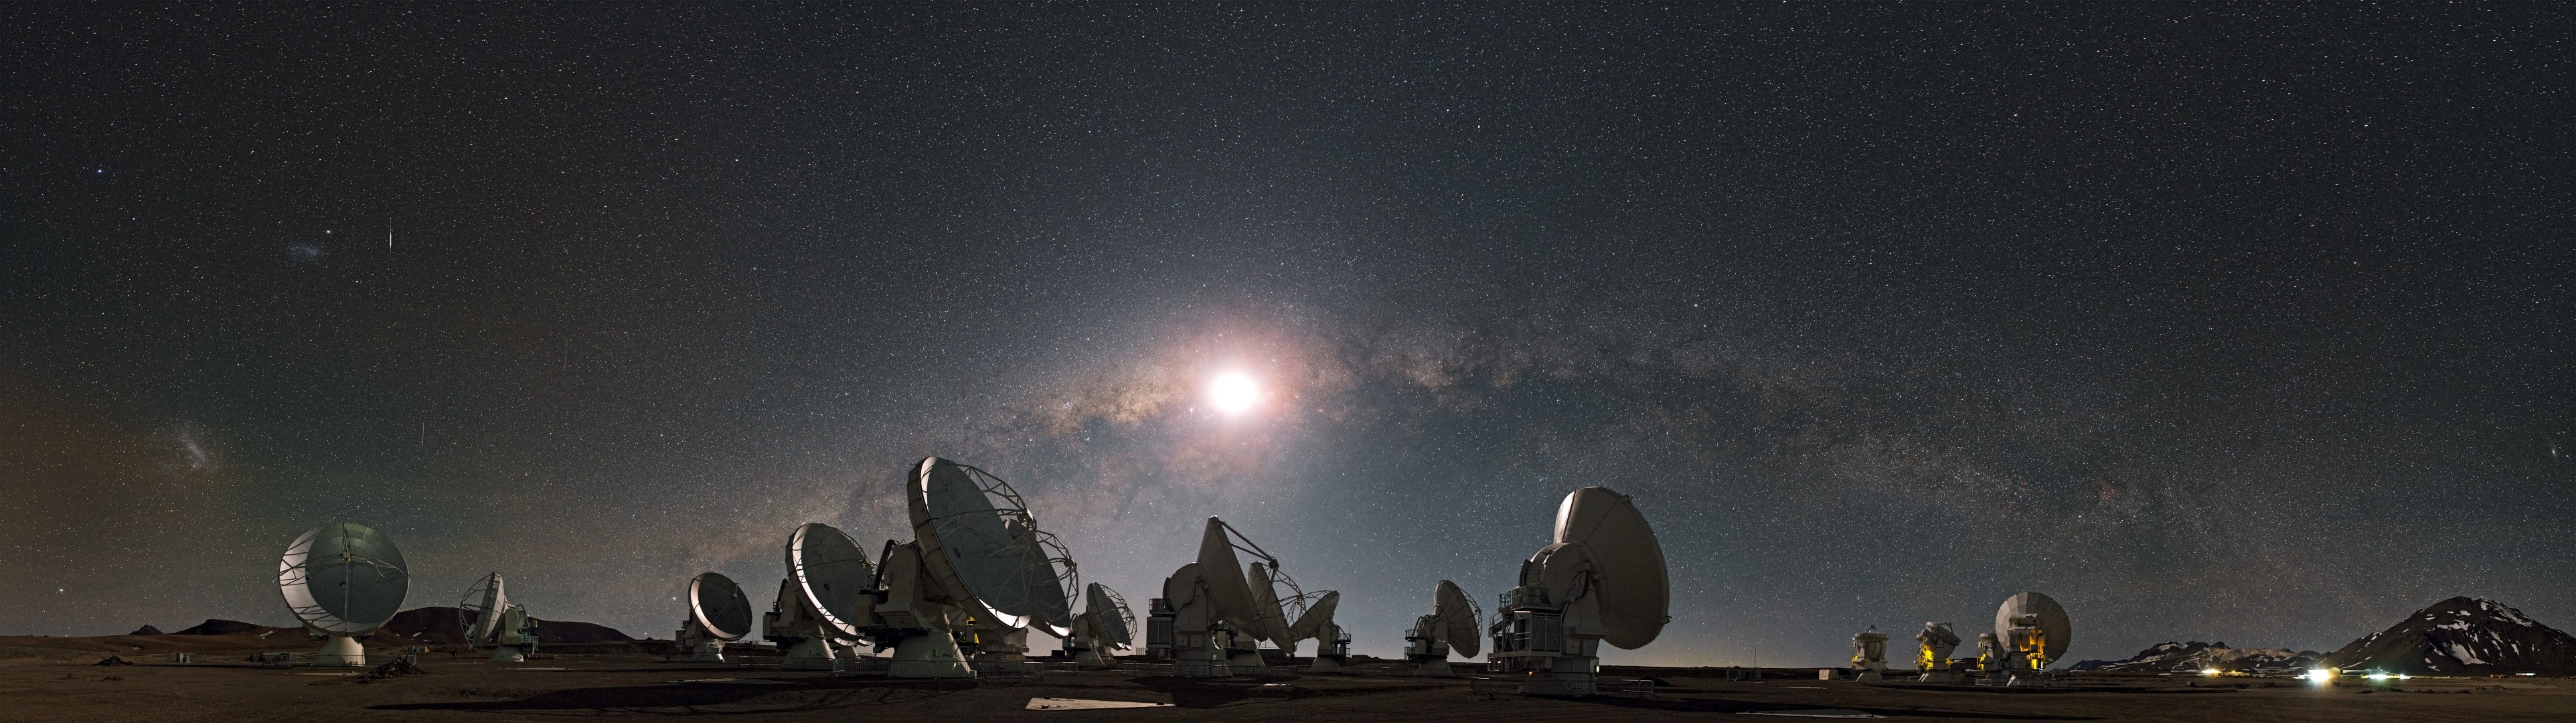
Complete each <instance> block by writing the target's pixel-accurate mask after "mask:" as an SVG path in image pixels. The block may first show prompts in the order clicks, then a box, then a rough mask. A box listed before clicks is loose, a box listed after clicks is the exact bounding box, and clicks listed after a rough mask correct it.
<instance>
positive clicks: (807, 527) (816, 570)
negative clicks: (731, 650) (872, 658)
mask: <svg viewBox="0 0 2576 723" xmlns="http://www.w3.org/2000/svg"><path fill="white" fill-rule="evenodd" d="M787 570H788V574H789V575H790V576H791V577H793V578H794V579H795V581H796V589H797V591H799V592H801V593H803V594H804V596H805V602H807V603H810V604H812V605H813V606H814V610H815V611H816V612H819V613H822V615H823V621H824V622H826V623H830V624H831V626H832V628H833V630H834V631H835V632H838V633H840V634H841V635H843V636H846V637H855V636H857V635H858V634H859V624H860V623H862V622H864V621H866V620H867V612H868V611H867V608H866V606H867V605H868V604H869V598H867V597H865V596H862V595H860V594H859V593H861V592H865V591H867V590H869V589H870V586H871V584H872V583H874V582H875V580H876V572H875V571H874V570H871V569H869V568H868V554H867V553H866V552H862V551H860V550H859V545H858V543H855V542H851V541H850V536H849V535H845V534H842V533H841V531H840V530H839V529H836V528H834V527H832V526H831V525H826V524H823V523H820V522H808V523H805V524H804V525H803V526H800V527H797V528H796V534H795V535H793V536H791V537H788V538H787ZM701 578H703V576H701ZM718 579H722V578H721V577H719V578H718ZM726 584H727V585H728V586H730V585H731V584H732V582H731V581H727V582H726ZM689 589H690V591H691V593H692V597H693V598H694V597H695V592H696V591H697V589H698V586H697V583H696V582H695V581H692V582H691V583H690V585H689ZM734 594H735V595H736V596H740V595H741V594H742V591H741V590H740V589H739V588H737V589H735V591H734ZM742 607H743V614H744V622H743V623H742V625H741V627H737V628H731V629H734V630H743V631H746V632H747V631H749V630H750V629H751V623H750V620H749V618H750V612H751V603H750V602H748V601H745V602H744V603H743V604H742ZM700 624H702V625H703V624H705V623H704V622H703V621H701V622H700ZM709 629H710V630H714V629H715V627H714V626H709Z"/></svg>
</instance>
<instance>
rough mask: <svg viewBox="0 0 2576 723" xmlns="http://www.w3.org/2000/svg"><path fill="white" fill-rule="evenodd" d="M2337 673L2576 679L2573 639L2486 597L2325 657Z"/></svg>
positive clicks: (2455, 601) (2449, 603) (2451, 604)
mask: <svg viewBox="0 0 2576 723" xmlns="http://www.w3.org/2000/svg"><path fill="white" fill-rule="evenodd" d="M2325 659H2326V662H2327V663H2328V664H2331V665H2334V666H2335V667H2338V668H2345V669H2368V670H2377V671H2381V672H2387V673H2405V674H2408V675H2493V674H2499V673H2503V674H2510V673H2538V674H2541V675H2567V674H2576V637H2570V636H2569V635H2568V634H2567V633H2564V632H2560V631H2558V630H2557V629H2555V628H2551V627H2549V626H2547V625H2542V624H2540V622H2539V621H2536V620H2532V619H2531V618H2529V617H2526V616H2524V615H2523V614H2522V611H2520V610H2515V609H2513V608H2510V607H2506V606H2505V605H2504V603H2499V602H2496V601H2494V600H2488V599H2486V598H2471V597H2455V598H2451V599H2449V600H2444V601H2441V602H2437V603H2433V605H2432V606H2431V607H2427V608H2424V609H2422V610H2417V611H2415V614H2413V615H2409V616H2407V617H2406V619H2405V620H2401V621H2398V623H2397V624H2396V625H2393V626H2390V627H2389V628H2388V629H2387V630H2382V631H2379V632H2376V633H2371V634H2370V635H2368V636H2364V637H2363V638H2362V639H2360V640H2355V641H2352V644H2350V645H2346V646H2343V648H2342V649H2340V650H2336V651H2334V652H2333V653H2329V654H2327V655H2326V658H2325Z"/></svg>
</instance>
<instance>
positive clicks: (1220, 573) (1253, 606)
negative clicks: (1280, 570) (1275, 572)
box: [1197, 517, 1279, 639]
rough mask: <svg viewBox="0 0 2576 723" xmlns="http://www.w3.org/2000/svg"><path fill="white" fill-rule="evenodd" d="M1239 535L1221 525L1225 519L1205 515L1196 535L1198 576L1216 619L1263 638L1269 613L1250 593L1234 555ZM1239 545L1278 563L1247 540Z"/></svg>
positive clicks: (1250, 588)
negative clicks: (1204, 528)
mask: <svg viewBox="0 0 2576 723" xmlns="http://www.w3.org/2000/svg"><path fill="white" fill-rule="evenodd" d="M1242 536H1243V534H1242V533H1240V532H1236V531H1235V530H1234V528H1233V527H1232V526H1230V525H1227V524H1225V520H1221V519H1218V518H1215V517H1210V518H1208V521H1207V531H1206V532H1204V533H1202V534H1200V535H1199V559H1198V563H1197V564H1198V576H1199V579H1201V580H1203V581H1205V582H1206V584H1207V591H1208V598H1209V600H1208V601H1209V602H1210V603H1213V605H1212V607H1214V608H1215V610H1214V612H1215V613H1216V617H1217V619H1219V620H1223V621H1225V623H1226V624H1227V625H1230V626H1233V627H1234V629H1235V631H1236V632H1240V633H1243V634H1245V635H1250V636H1252V637H1255V638H1263V639H1267V638H1269V637H1270V635H1269V634H1268V631H1269V616H1268V615H1266V614H1264V613H1263V612H1262V610H1261V605H1260V603H1259V601H1258V599H1257V598H1255V597H1254V596H1253V592H1252V585H1251V583H1250V582H1249V581H1248V580H1246V579H1245V577H1244V572H1245V570H1244V567H1243V563H1241V562H1238V561H1237V558H1236V557H1235V556H1234V552H1235V550H1236V549H1237V547H1236V545H1235V540H1236V539H1237V538H1241V537H1242ZM1242 547H1243V548H1245V551H1247V552H1251V553H1253V554H1255V555H1260V556H1261V559H1262V561H1263V562H1265V563H1269V564H1270V565H1273V566H1275V565H1277V564H1278V562H1279V559H1278V558H1275V557H1271V556H1270V553H1267V552H1262V551H1261V547H1260V546H1259V545H1254V544H1252V541H1251V540H1249V539H1246V540H1244V541H1243V545H1242Z"/></svg>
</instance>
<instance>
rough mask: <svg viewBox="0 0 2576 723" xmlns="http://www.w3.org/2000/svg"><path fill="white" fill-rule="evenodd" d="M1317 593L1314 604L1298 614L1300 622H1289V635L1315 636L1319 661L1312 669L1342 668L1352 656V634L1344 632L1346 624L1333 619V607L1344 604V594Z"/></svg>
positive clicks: (1294, 636) (1302, 637)
mask: <svg viewBox="0 0 2576 723" xmlns="http://www.w3.org/2000/svg"><path fill="white" fill-rule="evenodd" d="M1313 596H1314V598H1315V602H1314V604H1311V605H1308V606H1306V612H1305V614H1303V615H1299V616H1297V622H1296V623H1293V624H1291V625H1289V626H1288V639H1290V640H1305V639H1307V638H1313V639H1314V640H1315V663H1314V665H1312V666H1310V668H1311V669H1313V670H1340V669H1341V668H1342V666H1343V665H1344V664H1345V663H1348V662H1350V659H1351V634H1350V633H1345V632H1342V626H1340V625H1336V624H1334V623H1333V609H1334V608H1337V607H1340V606H1341V603H1342V594H1341V593H1340V592H1336V591H1332V590H1324V591H1320V592H1316V593H1313Z"/></svg>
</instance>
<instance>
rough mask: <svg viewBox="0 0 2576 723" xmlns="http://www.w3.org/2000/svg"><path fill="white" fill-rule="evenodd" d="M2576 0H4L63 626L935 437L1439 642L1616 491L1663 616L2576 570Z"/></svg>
mask: <svg viewBox="0 0 2576 723" xmlns="http://www.w3.org/2000/svg"><path fill="white" fill-rule="evenodd" d="M2570 28H2576V12H2571V11H2570V10H2569V9H2568V8H2567V7H2566V6H2562V5H2522V4H2486V5H2477V4H2472V5H2450V6H2430V5H2423V6H2415V5H2398V6H2362V5H2261V6H2254V5H2234V6H2202V5H2183V4H2162V3H2159V4H2126V5H2070V4H2046V5H1975V4H1933V5H1892V4H1791V5H1760V6H1756V5H1691V6H1680V7H1666V6H1648V5H1536V4H1510V5H1469V6H1420V5H1396V4H1368V5H1311V6H1303V5H1220V4H1190V5H1176V6H1148V5H1113V4H1086V5H1057V6H1045V7H1026V6H984V7H976V6H963V5H938V6H912V5H864V6H861V5H826V6H779V5H729V6H685V5H610V4H583V5H570V6H464V5H421V6H406V5H394V4H370V5H360V6H356V7H346V6H304V5H283V4H267V5H254V6H247V7H245V6H187V7H181V8H160V7H153V6H146V5H134V4H110V5H36V4H16V5H9V6H6V7H0V58H5V62H0V580H6V581H8V584H7V585H5V586H0V633H9V634H37V633H42V634H55V635H63V634H80V635H98V634H114V633H122V632H125V631H126V630H129V629H132V628H134V627H135V626H138V625H142V624H145V623H150V624H154V625H158V626H160V627H162V628H164V629H176V627H177V626H186V625H191V624H194V623H196V622H197V621H199V620H201V619H204V618H209V617H218V618H232V619H241V620H250V621H255V622H261V623H266V624H272V625H284V624H290V623H291V622H292V620H293V619H292V618H291V617H290V616H289V615H288V614H287V612H286V610H285V609H284V605H283V603H282V602H280V599H279V597H278V592H277V588H276V584H275V577H274V576H275V570H276V564H277V555H278V553H279V552H280V551H282V550H283V549H284V548H285V546H286V545H287V543H288V542H290V541H291V540H293V539H294V537H295V536H296V535H297V534H299V533H301V532H303V531H304V530H306V529H308V528H311V527H313V526H315V525H318V524H321V523H323V522H329V521H350V522H358V523H362V524H366V525H370V526H373V527H375V528H377V529H379V530H382V531H384V532H386V533H388V534H390V535H391V536H392V537H393V538H394V539H395V540H396V541H397V543H398V544H400V545H401V547H402V549H403V551H404V552H405V554H406V555H407V556H408V558H409V560H410V565H411V570H412V574H413V576H414V578H413V587H412V594H411V598H410V602H409V604H408V605H407V606H427V605H453V604H455V602H456V600H457V599H458V598H459V597H460V596H462V595H463V593H464V592H465V589H466V588H467V586H469V585H470V584H472V583H473V582H474V580H475V579H476V578H478V577H479V576H481V575H483V574H485V573H489V572H496V571H497V572H500V573H501V574H503V575H504V576H506V577H508V578H509V580H510V591H511V593H512V595H513V597H514V599H519V600H523V601H524V602H525V603H526V604H527V605H528V606H529V608H530V610H531V611H532V614H534V615H536V616H537V617H540V618H547V619H566V620H586V621H593V622H599V623H603V624H608V625H612V626H615V627H618V628H620V629H622V630H624V631H626V632H628V633H630V634H634V635H637V636H642V635H646V634H651V635H656V636H659V637H663V638H668V637H669V636H670V635H671V631H672V630H673V629H674V628H676V627H677V625H678V621H679V620H680V619H681V617H682V616H683V615H684V614H685V609H684V607H683V606H682V605H683V604H682V603H681V602H679V601H677V600H676V599H675V597H674V596H676V595H678V594H679V590H680V589H681V587H682V585H683V584H684V582H685V581H686V579H687V578H688V577H689V576H691V575H693V574H695V573H698V572H701V571H707V570H715V571H720V572H723V573H725V574H727V575H730V576H732V577H733V578H734V579H736V580H739V581H740V582H741V583H742V585H743V587H744V588H745V589H746V590H747V591H749V592H750V594H751V596H752V598H753V603H754V604H755V605H756V606H758V607H759V608H760V609H763V610H766V609H767V608H768V605H769V604H770V601H771V599H772V596H773V594H774V591H775V589H776V585H777V580H778V579H779V577H780V576H781V575H782V574H783V568H782V566H781V563H780V547H781V546H782V545H783V544H784V543H785V541H786V538H787V535H788V534H789V533H790V532H791V531H792V530H793V529H794V528H795V527H796V526H797V525H798V524H800V523H804V522H813V521H819V522H826V523H830V524H833V525H835V526H839V527H841V528H843V529H845V530H848V531H849V532H850V533H851V534H852V536H853V537H856V538H858V539H859V540H860V541H861V542H862V545H863V546H864V547H866V548H868V549H869V550H870V554H871V555H873V554H874V553H875V550H876V548H877V547H878V545H879V544H881V541H882V540H885V539H888V538H894V537H902V538H906V539H908V538H909V534H908V532H907V531H906V530H907V528H908V524H907V523H906V521H905V520H904V511H903V506H902V504H901V501H900V496H899V491H900V475H901V473H902V471H903V469H904V467H905V466H906V464H907V463H910V462H914V461H917V460H919V459H920V458H922V457H924V456H927V455H933V454H937V455H941V456H947V457H952V458H955V459H958V460H961V461H964V462H968V463H971V464H975V465H978V466H981V467H983V468H985V469H988V470H991V471H992V472H993V473H995V474H997V475H999V476H1001V477H1003V478H1004V479H1007V480H1009V481H1011V482H1012V483H1013V484H1014V485H1015V486H1016V487H1018V489H1020V490H1021V491H1022V492H1023V493H1025V494H1026V495H1027V496H1028V498H1029V499H1030V502H1031V503H1032V506H1033V508H1034V510H1035V512H1036V513H1037V515H1038V519H1039V520H1040V523H1041V524H1042V525H1043V526H1045V527H1047V528H1049V529H1051V530H1053V531H1055V532H1057V533H1058V534H1060V535H1062V536H1063V537H1064V539H1065V541H1066V542H1067V543H1068V544H1069V545H1070V547H1071V549H1072V551H1073V552H1074V554H1075V555H1076V556H1077V558H1078V559H1079V560H1080V562H1081V571H1082V575H1083V578H1084V579H1085V580H1086V581H1099V582H1104V583H1107V584H1108V585H1110V586H1111V587H1114V588H1116V589H1118V590H1120V591H1122V592H1124V593H1125V594H1126V596H1127V598H1128V599H1129V600H1130V601H1132V602H1134V603H1135V604H1136V605H1138V606H1139V607H1141V606H1142V605H1143V604H1144V602H1145V600H1146V599H1147V598H1150V597H1154V596H1156V595H1157V594H1158V592H1157V590H1158V589H1159V587H1160V584H1161V579H1162V577H1163V576H1164V575H1167V574H1169V573H1170V572H1171V571H1172V569H1173V568H1175V567H1177V566H1179V565H1180V564H1182V563H1184V562H1187V561H1189V559H1190V557H1191V555H1193V554H1194V552H1195V549H1196V541H1197V536H1198V533H1199V526H1200V524H1201V520H1202V519H1203V518H1205V517H1206V516H1208V515H1221V516H1223V517H1224V518H1225V519H1226V520H1228V521H1229V522H1232V523H1233V524H1235V525H1236V526H1237V527H1239V528H1241V529H1242V530H1243V531H1244V532H1245V533H1247V534H1248V535H1250V536H1251V537H1252V539H1253V540H1255V541H1256V542H1258V543H1260V544H1261V545H1262V546H1263V547H1265V548H1268V549H1269V550H1270V551H1272V552H1274V553H1276V554H1278V555H1279V556H1280V557H1281V558H1282V560H1283V561H1284V562H1285V565H1286V569H1287V571H1288V572H1289V573H1291V574H1292V575H1294V576H1295V577H1296V579H1297V580H1298V581H1299V582H1301V583H1303V585H1304V586H1305V587H1306V588H1307V589H1310V590H1315V589H1337V590H1340V591H1342V592H1343V594H1344V597H1343V599H1342V604H1341V615H1340V619H1341V623H1342V625H1343V626H1344V627H1345V628H1347V629H1349V630H1350V631H1351V632H1352V633H1353V635H1354V636H1355V637H1356V638H1357V642H1356V645H1355V646H1354V650H1355V651H1356V652H1360V653H1369V654H1376V655H1381V656H1385V655H1393V654H1395V653H1397V652H1400V650H1401V646H1402V644H1403V641H1402V640H1401V632H1400V631H1401V629H1402V628H1403V627H1404V626H1406V625H1409V624H1410V623H1411V621H1412V617H1413V616H1415V615H1419V614H1425V613H1428V612H1429V610H1430V605H1431V597H1432V587H1433V585H1434V583H1436V582H1437V581H1439V580H1441V579H1451V580H1455V581H1457V582H1458V583H1460V584H1461V585H1463V586H1464V587H1465V588H1466V589H1467V591H1468V592H1469V593H1470V594H1471V595H1472V596H1473V597H1474V598H1475V599H1477V600H1478V601H1480V602H1482V603H1484V604H1485V605H1486V607H1487V609H1488V610H1489V611H1490V610H1491V608H1492V605H1493V602H1492V601H1493V598H1494V595H1496V594H1497V593H1500V592H1502V591H1503V590H1504V589H1506V588H1508V587H1509V586H1510V585H1511V583H1512V581H1513V579H1514V575H1515V574H1516V571H1517V569H1518V564H1519V561H1520V560H1521V559H1522V558H1524V557H1527V556H1528V555H1529V554H1530V553H1532V552H1534V551H1536V550H1537V549H1538V548H1539V547H1540V546H1542V545H1543V544H1545V543H1546V542H1547V541H1548V539H1547V535H1548V529H1549V524H1550V523H1551V518H1552V516H1553V514H1554V511H1555V505H1556V504H1557V501H1558V500H1559V499H1560V498H1561V497H1562V496H1563V495H1564V494H1565V493H1566V492H1567V491H1569V490H1572V489H1574V488H1576V487H1579V486H1583V485H1591V484H1601V485H1607V486H1610V487H1612V488H1614V489H1616V490H1618V491H1620V492H1622V493H1627V494H1630V495H1634V496H1635V497H1636V500H1637V503H1638V506H1639V508H1640V509H1642V510H1643V511H1644V513H1645V514H1646V516H1647V518H1648V519H1649V520H1650V521H1651V522H1652V523H1653V524H1654V526H1655V528H1656V531H1657V532H1658V533H1659V534H1660V535H1661V537H1662V541H1663V545H1664V551H1665V554H1666V555H1667V557H1668V559H1669V561H1670V567H1671V574H1672V580H1673V584H1672V589H1673V609H1672V615H1673V622H1672V624H1671V626H1670V627H1669V628H1667V629H1666V630H1665V632H1664V636H1663V638H1662V639H1660V640H1658V641H1657V642H1656V643H1655V644H1653V645H1651V646H1648V647H1646V648H1645V649H1643V650H1639V651H1633V652H1632V651H1614V652H1611V653H1610V654H1609V655H1608V656H1606V657H1607V658H1608V660H1609V662H1612V663H1662V664H1752V663H1766V664H1774V665H1821V664H1829V663H1832V662H1834V661H1836V660H1840V659H1842V658H1844V657H1847V656H1848V655H1849V650H1850V636H1851V634H1852V633H1855V632H1859V631H1860V630H1861V629H1862V628H1864V627H1866V626H1869V625H1877V626H1879V628H1880V629H1881V630H1883V631H1888V632H1891V633H1894V634H1895V637H1896V638H1898V640H1897V641H1896V644H1892V645H1891V646H1890V647H1891V648H1892V649H1896V653H1897V656H1902V655H1908V654H1910V653H1911V650H1912V641H1911V636H1912V633H1913V631H1914V630H1915V629H1916V628H1917V627H1919V626H1920V625H1921V624H1922V623H1923V622H1924V621H1926V620H1938V621H1952V622H1956V623H1958V624H1959V628H1960V629H1961V631H1962V632H1963V633H1973V632H1975V631H1976V630H1977V629H1979V628H1981V627H1982V626H1983V625H1984V624H1985V622H1986V621H1989V620H1991V618H1992V615H1993V610H1994V607H1995V605H1996V604H1997V603H1999V602H2000V601H2002V600H2003V598H2004V597H2006V596H2008V595H2010V594H2012V593H2015V592H2018V591H2021V590H2026V589H2027V590H2039V591H2043V592H2046V593H2048V594H2050V595H2052V596H2054V597H2056V598H2057V599H2058V600H2059V601H2061V602H2063V603H2064V605H2065V606H2066V608H2067V609H2068V610H2069V612H2070V613H2071V615H2072V616H2073V618H2074V620H2075V625H2076V627H2075V635H2074V645H2073V649H2072V651H2071V653H2070V655H2069V660H2075V659H2083V658H2106V657H2126V656H2127V655H2129V654H2130V653H2132V652H2134V651H2135V650H2137V649H2139V648H2142V647H2145V646H2146V645H2148V644H2150V643H2154V642H2157V641H2161V640H2167V639H2199V640H2225V641H2227V642H2229V643H2232V644H2235V645H2238V646H2287V647H2292V648H2308V649H2317V650H2331V649H2333V648H2334V647H2336V646H2339V645H2341V644H2343V643H2345V642H2347V641H2349V640H2350V639H2352V638H2355V637H2358V636H2360V635H2363V634H2365V633H2369V632H2372V631H2375V630H2378V629H2380V628H2382V627H2385V626H2386V625H2388V624H2390V623H2393V622H2395V621H2396V620H2397V619H2398V618H2400V617H2402V616H2403V615H2404V614H2405V613H2406V612H2408V611H2411V610H2414V609H2415V608H2418V607H2421V606H2424V605H2427V604H2430V603H2432V602H2435V601H2437V600H2440V599H2442V598H2445V597H2448V596H2452V595H2476V596H2486V597H2492V598H2496V599H2499V600H2502V601H2505V602H2506V603H2508V604H2511V605H2514V606H2516V607H2519V608H2521V609H2522V610H2524V611H2526V612H2528V613H2530V614H2531V615H2532V616H2534V617H2535V618H2538V619H2539V620H2541V621H2542V622H2545V623H2550V624H2552V625H2555V626H2558V627H2561V628H2566V627H2576V584H2570V583H2571V581H2576V523H2572V522H2571V520H2576V459H2571V457H2576V349H2571V342H2570V338H2571V336H2570V332H2571V329H2570V325H2569V320H2570V319H2571V316H2576V313H2572V312H2576V289H2571V279H2576V266H2571V264H2570V261H2569V251H2570V249H2571V248H2576V233H2572V232H2576V223H2571V215H2570V211H2569V209H2571V208H2576V193H2571V190H2576V186H2571V183H2570V181H2569V174H2570V171H2571V160H2576V158H2571V153H2570V151H2571V147H2570V146H2571V142H2570V139H2571V138H2576V102H2571V101H2576V97H2571V95H2570V87H2569V86H2570V78H2576V72H2571V63H2570V60H2571V56H2576V48H2571V46H2570V43H2569V40H2570V34H2571V33H2570ZM388 234H390V237H391V240H390V242H389V241H388ZM1229 371H1236V372H1241V373H1244V374H1247V375H1250V376H1251V377H1252V378H1254V379H1255V380H1256V382H1257V383H1258V384H1259V386H1260V389H1261V390H1262V393H1263V395H1264V398H1263V399H1262V401H1261V403H1260V404H1259V405H1258V406H1257V407H1256V408H1254V409H1253V410H1251V411H1248V412H1245V413H1242V414H1235V415H1229V414H1224V413H1221V412H1219V411H1217V410H1216V409H1214V408H1213V407H1212V406H1211V405H1210V404H1209V403H1208V396H1207V389H1208V386H1209V384H1210V383H1211V381H1212V380H1213V379H1214V378H1216V376H1217V375H1219V374H1221V373H1225V372H1229ZM1138 613H1139V615H1141V614H1142V613H1143V611H1142V610H1141V609H1140V610H1139V611H1138ZM1971 639H1972V640H1973V638H1971ZM1033 647H1036V648H1037V649H1039V650H1046V649H1049V648H1052V647H1053V645H1052V641H1050V640H1046V639H1043V638H1041V639H1040V640H1037V641H1033ZM1308 649H1309V650H1311V644H1310V645H1309V648H1308Z"/></svg>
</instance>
